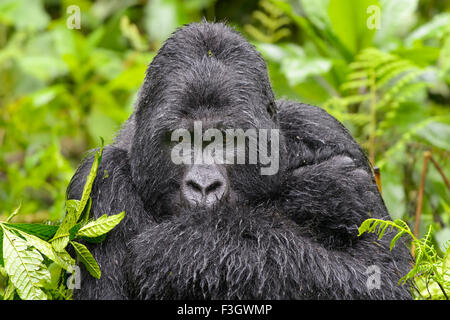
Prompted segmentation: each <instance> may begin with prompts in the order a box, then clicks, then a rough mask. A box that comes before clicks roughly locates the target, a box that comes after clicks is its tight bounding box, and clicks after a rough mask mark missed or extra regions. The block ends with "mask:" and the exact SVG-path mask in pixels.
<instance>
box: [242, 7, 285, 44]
mask: <svg viewBox="0 0 450 320" xmlns="http://www.w3.org/2000/svg"><path fill="white" fill-rule="evenodd" d="M259 6H260V8H261V9H260V10H255V11H253V13H252V17H253V19H254V20H255V23H256V22H257V24H256V25H253V24H246V25H245V26H244V30H245V31H246V32H248V33H249V34H250V35H251V36H252V37H254V38H255V39H256V40H258V41H261V42H267V43H275V42H277V41H279V40H281V39H283V38H285V37H288V36H289V35H290V34H291V31H290V30H289V28H288V24H289V23H290V20H289V19H288V18H287V17H286V16H285V15H284V14H283V12H282V11H281V10H280V9H278V8H277V7H276V6H275V5H273V4H272V3H270V1H268V0H261V1H259ZM261 29H262V30H264V31H260V30H261Z"/></svg>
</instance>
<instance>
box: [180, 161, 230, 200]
mask: <svg viewBox="0 0 450 320" xmlns="http://www.w3.org/2000/svg"><path fill="white" fill-rule="evenodd" d="M225 175H226V174H225V172H221V170H220V167H219V166H217V165H194V166H192V167H191V168H190V169H189V170H188V171H187V173H186V174H185V176H184V179H183V183H182V186H181V195H182V197H183V198H184V199H185V200H186V201H187V202H188V203H190V204H194V205H205V206H207V207H210V206H212V205H213V204H214V203H216V202H218V201H219V200H221V199H222V198H224V196H225V195H226V193H227V190H228V183H227V179H226V178H225Z"/></svg>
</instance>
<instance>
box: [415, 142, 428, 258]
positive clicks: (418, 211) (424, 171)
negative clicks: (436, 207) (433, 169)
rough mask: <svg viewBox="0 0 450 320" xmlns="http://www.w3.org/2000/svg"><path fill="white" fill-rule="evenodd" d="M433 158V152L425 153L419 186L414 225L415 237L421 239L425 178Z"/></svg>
mask: <svg viewBox="0 0 450 320" xmlns="http://www.w3.org/2000/svg"><path fill="white" fill-rule="evenodd" d="M430 158H431V152H430V151H425V152H424V153H423V167H422V176H421V178H420V185H419V194H418V197H417V207H416V219H415V224H414V236H415V237H416V238H419V226H420V217H421V215H422V202H423V192H424V190H425V177H426V174H427V168H428V161H429V160H430ZM414 251H415V245H414V244H413V245H412V247H411V253H412V255H413V256H414Z"/></svg>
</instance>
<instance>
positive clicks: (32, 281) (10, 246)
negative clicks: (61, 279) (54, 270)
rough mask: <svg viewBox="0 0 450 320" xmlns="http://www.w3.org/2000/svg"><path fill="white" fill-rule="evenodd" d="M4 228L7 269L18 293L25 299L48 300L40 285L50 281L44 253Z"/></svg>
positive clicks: (4, 252) (4, 254)
mask: <svg viewBox="0 0 450 320" xmlns="http://www.w3.org/2000/svg"><path fill="white" fill-rule="evenodd" d="M2 229H3V256H4V262H5V270H6V273H7V274H8V276H9V278H10V279H11V282H12V283H13V285H14V287H16V290H17V293H18V294H19V296H20V297H21V298H22V299H23V300H46V299H47V296H46V295H45V293H44V292H43V291H42V290H41V289H40V288H39V287H40V285H41V284H42V283H43V282H46V281H50V273H49V272H48V270H47V269H46V268H45V266H44V265H43V257H42V255H41V254H40V253H39V251H38V250H36V249H35V248H34V247H32V246H30V245H29V244H27V242H26V241H25V240H23V239H22V238H20V237H19V236H17V235H16V234H14V233H13V232H11V231H9V230H8V228H5V227H4V226H2Z"/></svg>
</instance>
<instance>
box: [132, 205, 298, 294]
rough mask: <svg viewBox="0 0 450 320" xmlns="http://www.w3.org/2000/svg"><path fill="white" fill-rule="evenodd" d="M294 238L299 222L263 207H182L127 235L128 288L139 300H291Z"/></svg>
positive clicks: (294, 277)
mask: <svg viewBox="0 0 450 320" xmlns="http://www.w3.org/2000/svg"><path fill="white" fill-rule="evenodd" d="M301 242H302V240H301V239H300V237H299V227H298V225H295V226H294V225H293V222H292V221H290V220H288V219H286V218H282V217H281V216H279V215H277V214H276V213H274V212H270V211H268V210H267V209H264V210H262V211H260V210H258V209H249V208H244V207H235V208H231V207H230V206H228V205H227V204H224V205H221V206H220V207H214V208H199V209H197V210H192V209H188V208H184V212H182V213H181V214H180V215H177V216H173V217H171V218H170V219H168V220H166V221H164V222H162V223H159V224H154V225H151V226H149V227H148V228H147V229H146V230H144V231H143V232H142V233H141V234H140V235H139V236H138V237H137V238H136V239H135V240H133V241H132V243H131V246H130V247H131V250H132V254H131V256H132V258H131V261H133V266H132V267H131V268H132V269H133V270H132V271H131V272H130V274H131V275H132V276H133V277H135V279H133V281H131V283H133V288H130V291H131V292H132V295H133V296H135V297H137V298H138V299H280V298H289V299H298V298H300V297H302V294H303V295H304V292H302V291H301V290H300V281H301V275H300V272H299V270H301V268H300V266H299V261H301V257H302V255H303V253H302V250H303V249H302V246H301V245H299V243H301ZM143 252H145V253H146V254H143ZM303 297H304V296H303Z"/></svg>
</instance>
